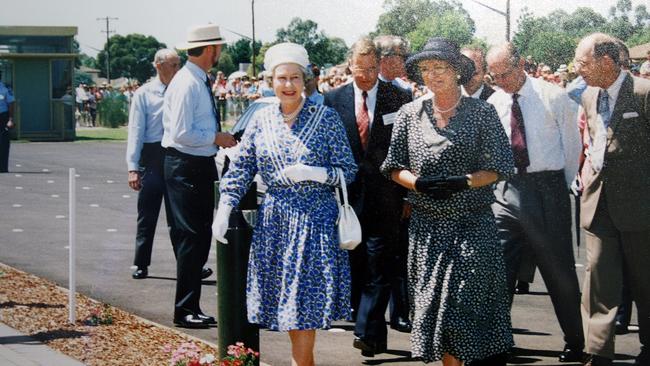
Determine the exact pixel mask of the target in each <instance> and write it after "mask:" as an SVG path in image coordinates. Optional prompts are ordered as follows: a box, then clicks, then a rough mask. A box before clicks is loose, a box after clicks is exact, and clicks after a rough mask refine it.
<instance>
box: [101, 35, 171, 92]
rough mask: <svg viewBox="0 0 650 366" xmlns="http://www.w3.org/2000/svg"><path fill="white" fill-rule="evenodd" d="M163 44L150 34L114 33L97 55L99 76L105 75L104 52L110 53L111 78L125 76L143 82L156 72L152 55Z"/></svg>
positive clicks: (163, 46)
mask: <svg viewBox="0 0 650 366" xmlns="http://www.w3.org/2000/svg"><path fill="white" fill-rule="evenodd" d="M165 47H166V46H165V44H164V43H161V42H158V40H157V39H156V38H154V37H152V36H144V35H142V34H129V35H126V36H121V35H115V36H113V37H111V38H110V40H109V43H108V44H107V45H105V46H104V49H103V50H102V51H101V52H99V54H98V55H97V62H98V64H99V67H100V70H101V76H103V77H106V52H107V51H108V52H109V55H110V68H111V69H110V76H111V79H115V78H118V77H127V78H135V79H138V81H139V82H140V83H144V82H145V81H147V80H148V79H149V78H150V77H152V76H153V75H155V74H156V70H155V69H154V67H153V65H152V61H153V57H154V55H155V54H156V51H158V50H159V49H161V48H165Z"/></svg>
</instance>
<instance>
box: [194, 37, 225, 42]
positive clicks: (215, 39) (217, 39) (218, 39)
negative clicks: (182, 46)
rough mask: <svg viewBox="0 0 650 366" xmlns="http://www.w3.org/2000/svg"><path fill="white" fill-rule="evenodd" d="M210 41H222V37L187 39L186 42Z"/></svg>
mask: <svg viewBox="0 0 650 366" xmlns="http://www.w3.org/2000/svg"><path fill="white" fill-rule="evenodd" d="M212 41H223V38H221V37H219V38H209V39H197V40H194V41H187V43H200V42H212Z"/></svg>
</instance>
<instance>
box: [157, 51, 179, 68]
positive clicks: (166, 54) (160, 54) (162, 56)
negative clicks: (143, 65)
mask: <svg viewBox="0 0 650 366" xmlns="http://www.w3.org/2000/svg"><path fill="white" fill-rule="evenodd" d="M174 56H177V57H178V53H177V52H176V51H174V50H172V49H169V48H161V49H159V50H158V51H156V55H155V56H154V57H153V65H154V66H156V65H160V64H162V63H163V62H165V61H167V59H168V58H170V57H174Z"/></svg>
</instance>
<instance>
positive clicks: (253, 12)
mask: <svg viewBox="0 0 650 366" xmlns="http://www.w3.org/2000/svg"><path fill="white" fill-rule="evenodd" d="M251 14H252V17H251V18H252V19H253V41H252V43H251V50H252V51H253V59H252V61H253V77H257V73H255V0H251Z"/></svg>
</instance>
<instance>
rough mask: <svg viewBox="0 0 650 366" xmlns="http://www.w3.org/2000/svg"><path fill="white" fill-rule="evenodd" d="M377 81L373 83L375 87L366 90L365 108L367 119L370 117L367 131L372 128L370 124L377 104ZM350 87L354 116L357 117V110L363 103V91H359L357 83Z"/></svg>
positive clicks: (373, 118)
mask: <svg viewBox="0 0 650 366" xmlns="http://www.w3.org/2000/svg"><path fill="white" fill-rule="evenodd" d="M378 85H379V81H377V82H375V85H374V86H373V87H372V89H370V90H368V92H367V93H368V96H367V97H366V106H367V107H368V117H370V123H369V124H368V131H370V129H371V128H372V122H373V121H374V120H375V105H376V104H377V89H378V88H377V86H378ZM352 87H353V88H354V115H355V116H357V113H358V112H359V110H360V109H359V108H357V106H360V105H361V104H362V103H363V95H362V93H363V90H361V89H359V87H358V86H357V83H355V82H353V83H352Z"/></svg>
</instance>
